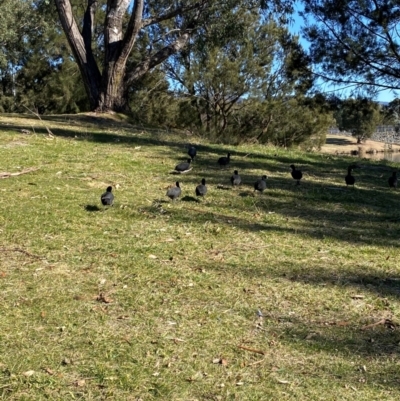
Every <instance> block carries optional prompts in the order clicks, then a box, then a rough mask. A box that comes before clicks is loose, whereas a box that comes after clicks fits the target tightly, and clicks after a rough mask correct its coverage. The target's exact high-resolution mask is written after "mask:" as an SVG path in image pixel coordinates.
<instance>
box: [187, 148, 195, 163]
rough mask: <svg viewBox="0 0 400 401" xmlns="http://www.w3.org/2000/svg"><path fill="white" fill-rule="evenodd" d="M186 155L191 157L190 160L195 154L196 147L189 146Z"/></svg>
mask: <svg viewBox="0 0 400 401" xmlns="http://www.w3.org/2000/svg"><path fill="white" fill-rule="evenodd" d="M188 155H189V156H190V157H191V159H192V161H193V159H194V158H195V157H196V155H197V149H196V148H195V147H194V146H190V147H189V150H188Z"/></svg>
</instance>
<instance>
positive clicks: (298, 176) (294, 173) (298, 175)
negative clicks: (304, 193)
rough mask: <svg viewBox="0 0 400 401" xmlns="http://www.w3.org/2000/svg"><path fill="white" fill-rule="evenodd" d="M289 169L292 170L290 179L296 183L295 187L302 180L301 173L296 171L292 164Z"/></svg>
mask: <svg viewBox="0 0 400 401" xmlns="http://www.w3.org/2000/svg"><path fill="white" fill-rule="evenodd" d="M290 168H291V169H292V172H291V174H292V177H293V179H294V180H296V181H297V185H299V184H300V180H301V179H302V178H303V173H302V172H301V171H300V170H296V167H295V166H294V164H291V165H290Z"/></svg>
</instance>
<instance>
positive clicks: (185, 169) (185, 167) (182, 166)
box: [175, 159, 192, 173]
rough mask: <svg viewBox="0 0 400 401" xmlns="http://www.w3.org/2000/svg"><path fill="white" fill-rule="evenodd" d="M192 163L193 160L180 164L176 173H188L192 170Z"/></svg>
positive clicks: (176, 167) (176, 168)
mask: <svg viewBox="0 0 400 401" xmlns="http://www.w3.org/2000/svg"><path fill="white" fill-rule="evenodd" d="M191 162H192V160H191V159H187V162H182V163H179V164H177V165H176V166H175V171H178V172H179V173H186V172H188V171H190V170H191V168H190V163H191Z"/></svg>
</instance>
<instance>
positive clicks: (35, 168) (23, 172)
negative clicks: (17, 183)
mask: <svg viewBox="0 0 400 401" xmlns="http://www.w3.org/2000/svg"><path fill="white" fill-rule="evenodd" d="M39 168H40V167H31V168H27V169H25V170H22V171H19V172H18V173H9V172H7V171H4V172H2V173H0V179H1V178H9V177H15V176H17V175H22V174H28V173H31V172H32V171H36V170H39Z"/></svg>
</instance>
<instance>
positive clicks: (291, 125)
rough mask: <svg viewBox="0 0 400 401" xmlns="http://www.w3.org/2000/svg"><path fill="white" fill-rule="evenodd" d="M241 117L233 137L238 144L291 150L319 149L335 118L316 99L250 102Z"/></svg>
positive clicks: (239, 116)
mask: <svg viewBox="0 0 400 401" xmlns="http://www.w3.org/2000/svg"><path fill="white" fill-rule="evenodd" d="M246 103H248V104H247V107H243V109H242V112H240V113H238V117H237V124H236V126H235V130H234V131H233V132H232V135H233V136H234V137H235V138H237V139H238V141H250V142H254V141H255V142H258V143H270V144H273V145H275V146H284V147H290V146H293V145H302V147H304V148H306V149H319V148H320V147H321V146H322V145H323V143H324V142H325V135H326V132H327V129H328V128H329V126H331V125H332V121H333V119H332V115H331V113H330V112H328V111H327V110H325V109H323V108H322V107H321V106H320V105H319V104H318V103H317V102H316V100H315V99H314V98H304V99H301V98H296V97H292V98H288V99H287V100H286V101H281V100H277V101H273V100H269V101H264V102H262V103H261V102H258V101H254V100H248V101H247V102H246Z"/></svg>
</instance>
